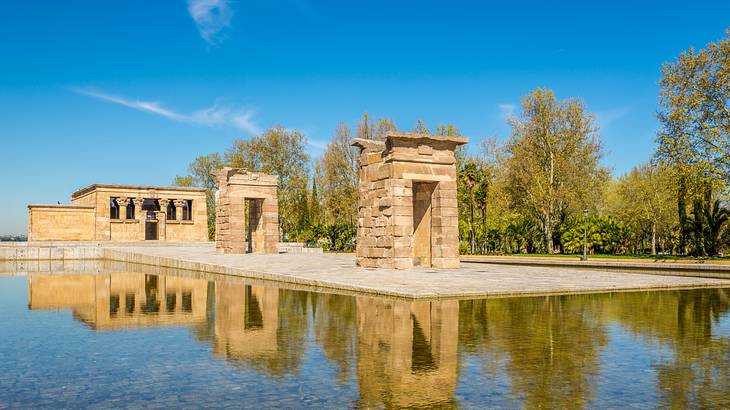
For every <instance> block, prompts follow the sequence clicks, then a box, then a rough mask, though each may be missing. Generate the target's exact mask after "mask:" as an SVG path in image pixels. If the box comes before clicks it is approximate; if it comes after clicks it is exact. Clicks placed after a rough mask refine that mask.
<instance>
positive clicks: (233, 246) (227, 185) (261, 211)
mask: <svg viewBox="0 0 730 410" xmlns="http://www.w3.org/2000/svg"><path fill="white" fill-rule="evenodd" d="M215 175H216V177H217V181H216V186H217V188H218V191H217V192H216V194H215V214H216V221H215V249H216V251H217V252H218V253H278V244H279V200H278V197H277V186H278V183H279V177H278V176H277V175H267V174H261V173H258V172H250V171H247V170H245V169H242V168H229V167H226V168H223V169H221V170H220V171H217V172H216V173H215Z"/></svg>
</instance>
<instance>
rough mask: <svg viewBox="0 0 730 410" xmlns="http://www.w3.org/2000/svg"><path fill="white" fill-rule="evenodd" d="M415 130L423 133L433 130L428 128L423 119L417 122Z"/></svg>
mask: <svg viewBox="0 0 730 410" xmlns="http://www.w3.org/2000/svg"><path fill="white" fill-rule="evenodd" d="M413 132H417V133H421V134H430V133H431V132H430V131H429V130H428V127H427V126H426V124H425V123H424V122H423V120H422V119H420V118H419V119H418V121H417V122H416V128H414V129H413Z"/></svg>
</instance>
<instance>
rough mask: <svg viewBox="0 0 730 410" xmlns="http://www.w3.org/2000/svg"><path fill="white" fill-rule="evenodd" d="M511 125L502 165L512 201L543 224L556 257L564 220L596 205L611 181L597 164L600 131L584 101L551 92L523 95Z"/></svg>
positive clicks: (550, 249) (549, 246)
mask: <svg viewBox="0 0 730 410" xmlns="http://www.w3.org/2000/svg"><path fill="white" fill-rule="evenodd" d="M510 123H511V125H512V135H511V138H510V140H509V142H508V143H507V146H506V153H507V157H506V159H505V162H504V166H505V167H506V170H507V179H508V184H507V187H508V190H509V194H510V198H511V200H512V204H513V206H515V207H516V208H518V209H520V210H522V211H523V212H525V213H526V214H527V215H529V216H531V217H532V218H535V219H537V220H538V221H539V222H540V225H541V227H542V231H543V236H544V241H545V247H546V250H547V252H549V253H553V252H554V249H555V247H554V243H553V242H554V231H555V228H556V226H557V224H558V223H559V221H560V219H561V218H562V217H564V216H565V215H570V214H572V213H575V212H576V211H577V210H580V209H582V208H583V207H587V206H589V205H593V204H592V202H593V200H592V199H593V198H594V194H595V192H600V191H601V190H602V187H603V185H604V183H605V181H606V180H607V178H608V173H607V171H606V169H605V168H603V167H602V166H601V165H600V164H599V160H600V158H601V155H602V148H601V141H600V138H599V136H598V129H597V127H596V125H595V123H594V120H593V116H592V115H590V114H588V113H587V112H586V109H585V107H584V105H583V103H582V102H580V101H579V100H576V99H571V100H565V101H557V100H556V99H555V96H554V95H553V92H552V91H550V90H547V89H538V90H536V91H534V92H533V93H530V94H529V95H527V96H526V97H524V98H523V100H522V114H521V115H520V116H519V117H515V118H513V119H511V120H510Z"/></svg>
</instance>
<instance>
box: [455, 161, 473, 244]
mask: <svg viewBox="0 0 730 410" xmlns="http://www.w3.org/2000/svg"><path fill="white" fill-rule="evenodd" d="M459 181H460V182H461V185H462V186H463V187H464V189H463V191H464V193H465V198H464V199H466V201H465V202H466V206H467V209H468V213H467V218H468V219H467V223H468V227H469V231H468V234H467V240H468V241H469V252H471V253H474V252H475V248H476V236H475V234H474V202H475V201H474V191H475V186H476V184H477V164H476V161H475V160H474V159H473V158H471V157H467V159H466V161H465V162H464V166H463V167H462V168H461V170H460V171H459Z"/></svg>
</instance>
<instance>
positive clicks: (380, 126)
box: [355, 113, 398, 141]
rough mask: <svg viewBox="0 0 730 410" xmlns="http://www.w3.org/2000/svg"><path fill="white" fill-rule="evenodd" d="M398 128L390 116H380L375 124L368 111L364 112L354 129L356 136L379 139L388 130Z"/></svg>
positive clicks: (383, 137) (380, 139) (382, 138)
mask: <svg viewBox="0 0 730 410" xmlns="http://www.w3.org/2000/svg"><path fill="white" fill-rule="evenodd" d="M397 130H398V128H397V127H396V125H395V122H394V121H393V120H391V119H390V118H380V119H379V120H378V123H377V125H376V124H375V123H373V121H372V119H370V116H369V115H368V113H364V114H363V115H362V118H361V119H360V121H359V122H358V123H357V128H356V131H355V136H356V138H362V139H366V140H379V141H382V140H384V139H385V136H386V135H387V134H388V133H389V132H390V131H397Z"/></svg>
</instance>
